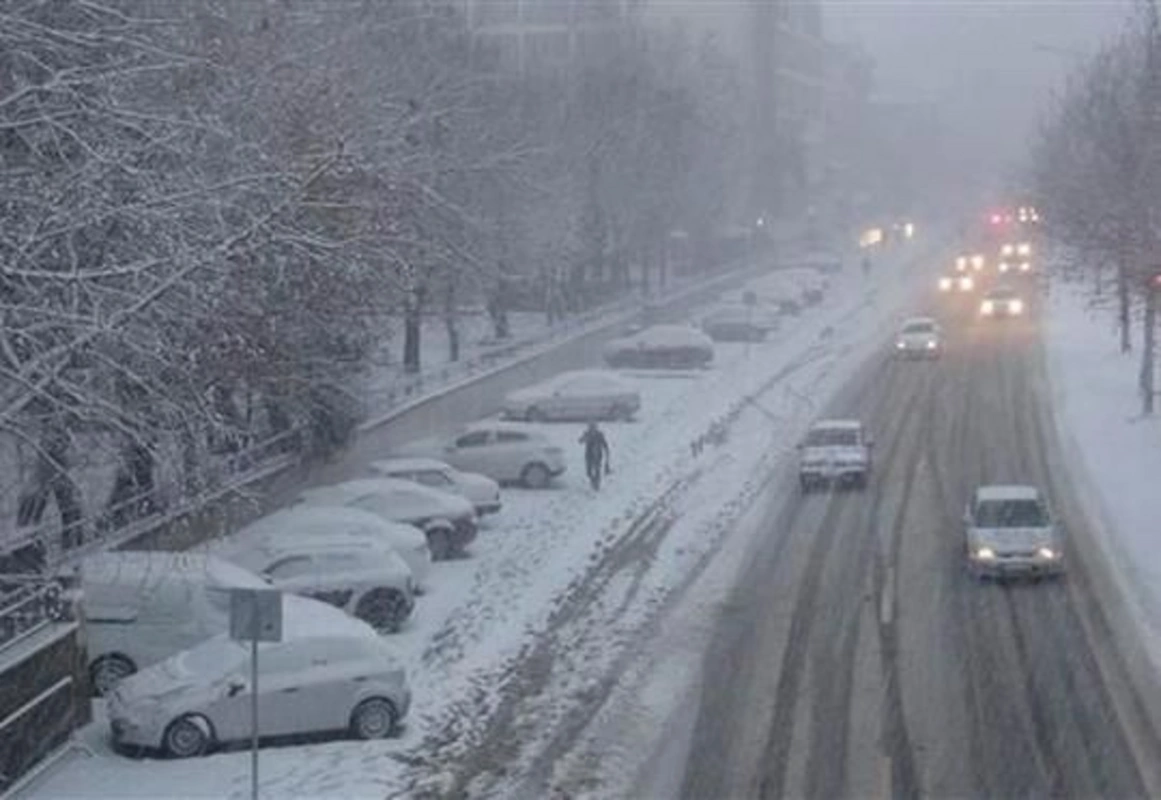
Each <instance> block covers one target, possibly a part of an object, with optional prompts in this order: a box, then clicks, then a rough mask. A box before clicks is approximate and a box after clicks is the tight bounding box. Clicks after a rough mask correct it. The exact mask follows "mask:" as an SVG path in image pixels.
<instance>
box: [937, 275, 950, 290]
mask: <svg viewBox="0 0 1161 800" xmlns="http://www.w3.org/2000/svg"><path fill="white" fill-rule="evenodd" d="M949 289H951V278H940V279H939V291H941V292H946V291H948V290H949Z"/></svg>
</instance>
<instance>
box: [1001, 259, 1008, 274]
mask: <svg viewBox="0 0 1161 800" xmlns="http://www.w3.org/2000/svg"><path fill="white" fill-rule="evenodd" d="M1007 271H1008V262H1007V261H1001V262H1000V272H1007Z"/></svg>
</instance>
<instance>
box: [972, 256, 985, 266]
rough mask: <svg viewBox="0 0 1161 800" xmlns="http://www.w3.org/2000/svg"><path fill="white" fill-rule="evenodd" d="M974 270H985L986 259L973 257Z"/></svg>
mask: <svg viewBox="0 0 1161 800" xmlns="http://www.w3.org/2000/svg"><path fill="white" fill-rule="evenodd" d="M972 268H973V269H983V268H984V257H983V256H972Z"/></svg>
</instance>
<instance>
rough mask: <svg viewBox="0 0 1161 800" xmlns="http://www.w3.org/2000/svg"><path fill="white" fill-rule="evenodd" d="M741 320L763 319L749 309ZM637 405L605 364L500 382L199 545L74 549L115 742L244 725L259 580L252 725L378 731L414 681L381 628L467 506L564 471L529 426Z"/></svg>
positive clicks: (661, 334)
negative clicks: (493, 413) (439, 424)
mask: <svg viewBox="0 0 1161 800" xmlns="http://www.w3.org/2000/svg"><path fill="white" fill-rule="evenodd" d="M747 319H748V321H749V322H753V321H754V320H755V319H759V320H763V322H762V323H761V324H763V325H766V324H771V325H773V324H776V321H775V322H774V323H771V322H770V318H769V317H767V316H763V315H762V313H756V312H755V311H754V309H753V308H751V309H749V310H748V311H747ZM727 322H728V321H727ZM707 327H709V328H710V329H712V328H713V326H712V325H710V326H707ZM719 333H720V331H719ZM746 335H750V334H748V333H747V334H746ZM604 355H605V360H606V362H607V363H608V364H609V365H610V366H616V367H629V368H678V369H688V368H700V367H704V366H707V365H708V364H710V363H711V362H712V361H713V357H714V342H713V340H712V339H711V338H710V336H708V335H707V334H706V332H704V331H702V330H698V329H696V328H694V327H692V326H684V325H654V326H652V327H649V328H646V329H644V330H641V331H637V332H635V333H634V334H633V335H630V336H628V337H626V338H624V339H622V340H617V341H614V342H611V343H610V344H609V345H608V347H607V348H606V349H605V353H604ZM641 407H642V403H641V395H640V392H639V391H638V390H637V389H636V388H635V387H634V386H633V384H632V383H630V382H629V381H627V380H626V379H625V378H624V377H622V376H621V375H618V374H617V373H615V372H612V371H609V370H599V369H592V370H577V371H570V372H565V373H561V374H559V375H557V376H555V377H553V378H551V379H549V380H547V381H544V382H542V383H540V384H537V385H535V386H531V387H528V388H525V389H521V390H519V391H516V392H512V393H511V394H509V395H508V397H506V398H505V400H504V403H503V416H504V417H506V419H502V420H484V421H479V422H475V423H471V424H469V425H465V426H463V427H462V428H460V429H459V430H456V431H454V432H452V433H450V434H447V435H444V436H436V437H431V438H428V439H424V440H421V441H417V442H411V443H409V444H407V445H405V446H403V447H400V448H397V449H396V450H395V451H394V452H391V453H390V454H388V457H386V458H383V459H380V460H377V461H375V462H373V463H372V464H371V465H370V474H369V475H368V476H367V477H364V478H358V479H355V480H348V481H345V482H342V483H338V484H334V485H331V486H322V487H316V488H312V489H308V490H306V491H303V492H301V493H300V494H299V496H298V497H297V498H296V499H295V501H294V503H293V504H292V505H290V506H289V507H287V508H283V509H281V510H278V511H275V512H273V513H271V514H268V515H266V516H264V517H262V518H260V519H258V520H255V521H253V522H251V523H250V524H248V525H246V526H244V527H242V528H241V529H240V530H237V531H235V532H233V533H231V534H230V535H228V536H225V537H223V538H221V539H220V540H217V541H214V542H211V543H210V544H209V545H207V546H206V547H205V548H203V549H200V550H198V551H196V552H184V553H170V552H157V551H149V552H134V551H117V552H108V553H101V554H98V555H94V556H91V557H89V558H87V559H85V560H84V561H83V562H82V563H81V564H80V566H79V569H78V575H77V580H78V582H79V584H80V588H81V590H82V593H83V594H82V596H83V598H84V600H83V610H84V615H85V619H86V625H87V635H88V656H89V659H90V660H89V664H88V668H89V677H90V681H91V684H92V687H93V689H94V691H95V693H97V694H100V695H104V696H105V697H107V698H108V710H109V719H110V727H111V732H112V736H113V739H114V742H115V744H116V745H117V746H118V747H122V748H142V749H146V750H159V751H161V752H163V753H167V754H169V755H171V756H175V757H187V756H194V755H200V754H202V753H205V752H207V751H209V750H210V749H212V748H213V747H214V746H215V745H217V744H219V743H224V742H227V741H230V740H233V739H236V738H240V737H242V736H244V735H246V734H247V732H248V727H247V726H248V708H249V702H250V685H249V681H250V678H249V675H250V665H249V652H248V649H247V648H245V647H243V646H241V645H239V644H238V643H237V642H235V641H232V640H231V639H229V638H228V636H227V630H228V627H229V609H230V597H231V592H232V591H233V590H235V589H258V588H271V587H273V588H276V589H279V590H281V592H282V595H281V597H282V604H283V608H282V613H283V639H282V641H280V642H278V643H264V644H262V645H261V646H260V658H259V669H260V672H261V676H260V681H259V697H258V703H259V706H260V718H261V720H262V735H263V736H282V735H292V734H299V733H307V732H312V731H330V730H334V731H346V732H347V733H348V734H350V735H352V736H355V737H358V738H377V737H381V736H388V735H391V734H392V733H394V732H395V731H396V730H397V728H398V726H399V724H400V722H401V720H403V718H404V717H405V716H406V714H407V713H408V709H409V706H410V691H409V689H408V685H407V677H406V674H405V672H404V670H403V669H402V668H401V667H399V665H398V664H397V663H396V662H395V659H394V658H393V656H392V654H391V648H390V646H389V644H387V643H386V642H385V641H384V640H383V639H382V638H381V634H385V633H386V634H390V633H393V632H396V631H399V630H400V629H401V628H403V627H404V626H405V625H406V624H407V621H408V619H409V618H410V617H411V615H412V613H413V611H414V609H415V608H416V605H417V602H420V600H419V599H418V598H420V597H421V596H422V594H423V593H424V591H425V590H426V588H427V582H428V579H429V576H430V574H431V571H432V563H433V562H434V561H443V560H446V559H451V558H457V557H462V556H464V555H466V553H467V550H468V548H469V547H470V545H471V544H472V542H473V541H474V540H475V539H476V537H477V535H478V530H479V519H480V518H481V517H482V516H484V515H487V514H495V513H497V512H499V511H500V510H501V509H502V507H503V503H502V499H501V485H510V484H514V485H520V486H524V487H526V488H531V489H543V488H546V487H548V486H550V485H551V484H552V482H553V480H554V479H555V478H557V477H559V476H560V475H562V474H563V473H564V471H565V457H564V452H563V450H562V449H561V448H560V447H558V446H556V445H555V444H553V443H552V442H551V441H550V440H549V439H548V437H546V436H545V434H544V432H543V431H541V430H539V429H538V428H537V427H536V426H534V425H529V424H528V423H543V422H551V421H573V420H590V419H594V418H602V419H607V420H617V421H630V420H632V419H633V418H634V417H635V416H636V415H637V414H639V412H640V410H641Z"/></svg>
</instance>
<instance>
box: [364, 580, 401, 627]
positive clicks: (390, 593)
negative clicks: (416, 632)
mask: <svg viewBox="0 0 1161 800" xmlns="http://www.w3.org/2000/svg"><path fill="white" fill-rule="evenodd" d="M410 614H411V608H410V603H408V602H407V597H406V596H405V595H404V594H403V592H401V591H399V590H398V589H391V588H388V587H385V586H384V587H380V588H378V589H372V590H371V591H369V592H367V593H366V594H365V595H363V596H362V597H360V598H359V602H358V604H357V605H356V606H355V616H356V617H358V618H359V619H361V620H363V621H364V622H367V623H369V624H370V626H371V627H372V628H374V629H375V630H378V631H384V632H386V633H398V632H399V630H400V629H401V628H402V627H403V623H404V622H406V621H407V617H408V616H410Z"/></svg>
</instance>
